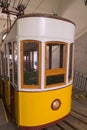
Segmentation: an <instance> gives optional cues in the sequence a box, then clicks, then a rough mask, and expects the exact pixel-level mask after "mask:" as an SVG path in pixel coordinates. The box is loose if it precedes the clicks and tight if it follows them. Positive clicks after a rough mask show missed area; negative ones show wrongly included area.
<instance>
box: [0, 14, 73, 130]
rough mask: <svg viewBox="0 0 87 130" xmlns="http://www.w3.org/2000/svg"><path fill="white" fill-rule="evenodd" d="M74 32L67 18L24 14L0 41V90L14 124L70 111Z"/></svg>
mask: <svg viewBox="0 0 87 130" xmlns="http://www.w3.org/2000/svg"><path fill="white" fill-rule="evenodd" d="M74 35H75V25H74V23H73V22H71V21H68V20H66V19H61V18H58V17H56V16H50V15H42V14H30V15H27V16H24V17H23V16H22V17H19V18H18V19H17V20H16V22H15V23H14V25H13V26H12V28H11V30H10V32H9V33H8V35H7V37H6V38H5V40H4V42H3V44H2V45H1V46H0V59H1V60H0V90H1V91H0V95H1V97H2V98H3V101H4V103H5V106H6V107H7V109H8V110H9V112H10V113H11V115H12V118H13V119H14V120H15V121H16V123H17V125H18V126H19V129H20V130H25V129H26V130H32V129H39V128H44V127H47V126H49V125H52V124H55V123H57V121H58V120H60V119H62V118H64V117H66V116H67V115H68V114H69V113H70V110H71V96H72V79H73V53H74V51H73V50H74V47H73V46H74ZM10 65H11V67H10Z"/></svg>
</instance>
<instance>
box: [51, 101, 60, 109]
mask: <svg viewBox="0 0 87 130" xmlns="http://www.w3.org/2000/svg"><path fill="white" fill-rule="evenodd" d="M60 105H61V102H60V100H59V99H55V100H54V101H53V102H52V104H51V108H52V109H53V110H57V109H59V107H60Z"/></svg>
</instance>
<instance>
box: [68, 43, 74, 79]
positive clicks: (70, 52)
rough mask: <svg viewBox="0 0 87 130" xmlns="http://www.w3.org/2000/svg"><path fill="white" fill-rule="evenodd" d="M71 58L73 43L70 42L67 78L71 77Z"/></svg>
mask: <svg viewBox="0 0 87 130" xmlns="http://www.w3.org/2000/svg"><path fill="white" fill-rule="evenodd" d="M72 58H73V43H71V44H70V51H69V75H68V77H69V79H72Z"/></svg>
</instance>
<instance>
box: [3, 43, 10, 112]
mask: <svg viewBox="0 0 87 130" xmlns="http://www.w3.org/2000/svg"><path fill="white" fill-rule="evenodd" d="M3 66H4V68H5V72H4V75H3V89H4V97H3V99H4V102H5V105H6V106H7V108H8V110H10V85H9V72H8V45H7V44H5V46H4V64H3Z"/></svg>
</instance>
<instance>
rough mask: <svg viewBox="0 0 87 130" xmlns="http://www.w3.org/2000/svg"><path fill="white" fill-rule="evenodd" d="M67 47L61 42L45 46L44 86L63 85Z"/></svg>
mask: <svg viewBox="0 0 87 130" xmlns="http://www.w3.org/2000/svg"><path fill="white" fill-rule="evenodd" d="M66 59H67V45H66V43H62V42H54V43H52V42H50V43H47V44H46V85H53V84H57V85H58V84H60V83H63V84H64V83H65V81H66V80H65V75H66Z"/></svg>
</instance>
